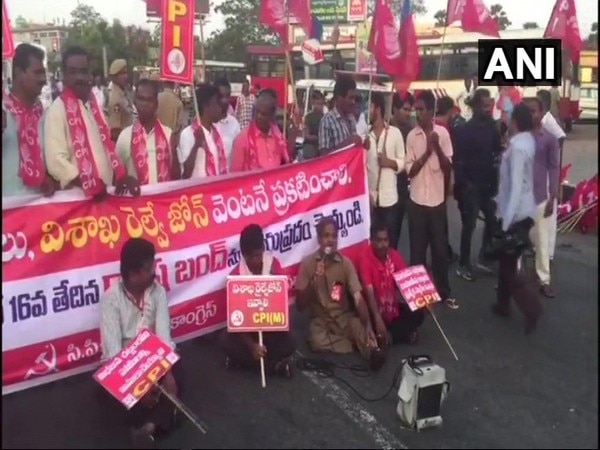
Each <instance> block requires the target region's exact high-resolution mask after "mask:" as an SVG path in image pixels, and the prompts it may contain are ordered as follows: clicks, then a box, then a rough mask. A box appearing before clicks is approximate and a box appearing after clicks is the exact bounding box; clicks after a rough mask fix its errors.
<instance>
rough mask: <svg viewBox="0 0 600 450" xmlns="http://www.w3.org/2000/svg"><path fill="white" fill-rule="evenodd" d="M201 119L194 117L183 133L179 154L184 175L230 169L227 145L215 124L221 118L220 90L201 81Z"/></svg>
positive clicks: (198, 91)
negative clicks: (226, 150)
mask: <svg viewBox="0 0 600 450" xmlns="http://www.w3.org/2000/svg"><path fill="white" fill-rule="evenodd" d="M195 95H196V101H197V103H198V113H199V114H200V120H198V119H195V120H194V121H193V122H192V124H191V125H189V126H188V127H186V128H185V129H184V130H183V132H182V133H181V139H180V141H179V148H178V149H177V155H178V157H179V161H181V164H182V172H183V173H182V178H183V179H187V178H204V177H215V176H219V175H225V174H226V173H228V172H229V165H228V163H227V154H226V152H225V145H224V144H223V139H222V138H221V133H219V130H218V129H217V127H216V126H215V124H216V123H217V122H218V121H219V119H220V117H221V100H220V98H219V89H217V88H216V87H215V86H213V85H211V84H204V83H203V84H200V85H198V88H197V89H196V93H195Z"/></svg>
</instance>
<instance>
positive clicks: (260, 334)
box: [258, 331, 267, 388]
mask: <svg viewBox="0 0 600 450" xmlns="http://www.w3.org/2000/svg"><path fill="white" fill-rule="evenodd" d="M258 345H260V346H261V347H262V346H263V332H262V331H259V332H258ZM260 379H261V384H262V387H263V388H266V387H267V377H266V375H265V358H263V357H261V358H260Z"/></svg>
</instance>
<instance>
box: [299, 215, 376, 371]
mask: <svg viewBox="0 0 600 450" xmlns="http://www.w3.org/2000/svg"><path fill="white" fill-rule="evenodd" d="M317 237H318V240H319V249H318V250H317V251H316V252H315V253H312V254H310V255H308V256H307V257H305V258H304V259H303V260H302V262H301V263H300V271H299V274H298V279H297V280H296V291H297V297H296V304H297V307H298V310H299V311H303V310H305V309H307V308H308V311H309V314H310V317H311V321H310V326H309V335H308V343H309V345H310V347H311V349H312V350H313V351H315V352H334V353H350V352H352V351H353V350H354V347H357V348H358V350H359V351H360V353H361V355H362V356H363V357H364V358H365V359H367V360H369V363H370V366H371V368H372V369H373V370H377V369H379V368H380V367H381V365H382V364H383V363H384V361H385V356H384V354H383V352H382V351H381V350H380V349H379V346H378V345H377V338H376V337H375V333H374V332H373V328H372V326H371V319H370V317H369V307H368V306H367V304H366V302H365V300H364V299H363V296H362V294H361V291H362V286H361V284H360V281H359V280H358V275H357V274H356V270H355V268H354V265H353V264H352V262H351V261H350V260H349V259H348V258H346V257H345V256H343V255H341V254H340V253H339V252H338V250H337V242H338V229H337V224H336V222H335V220H334V219H333V218H331V217H326V218H323V219H322V220H321V221H320V222H319V223H318V225H317Z"/></svg>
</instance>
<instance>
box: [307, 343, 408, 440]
mask: <svg viewBox="0 0 600 450" xmlns="http://www.w3.org/2000/svg"><path fill="white" fill-rule="evenodd" d="M298 355H299V356H300V357H302V355H301V354H300V353H298ZM302 373H303V374H304V376H305V377H307V378H308V379H309V380H310V381H311V382H312V383H313V384H314V385H316V386H317V387H318V388H319V389H320V390H321V391H323V393H324V394H325V395H326V396H327V397H329V399H330V400H331V401H333V403H335V404H336V405H337V407H338V408H340V409H341V410H342V411H343V412H344V414H346V416H348V418H349V419H350V420H352V421H353V422H354V423H356V425H358V426H359V428H361V429H362V430H363V431H365V432H366V433H367V434H369V435H370V436H371V437H372V438H373V439H374V440H375V442H376V443H377V445H378V446H379V448H381V449H384V450H388V449H408V447H407V446H406V445H404V444H403V443H402V442H400V441H399V440H398V439H397V438H396V437H395V436H394V435H393V434H392V433H391V432H390V431H389V430H388V429H387V428H386V427H384V426H383V425H381V424H380V423H379V422H378V421H377V419H376V418H375V416H374V415H373V414H371V413H370V412H369V411H367V410H366V409H365V408H363V407H362V406H361V405H360V404H358V403H356V402H354V401H352V399H351V398H350V395H349V394H348V392H346V391H345V390H344V389H342V388H341V387H339V386H338V385H337V384H336V383H335V382H334V381H333V380H332V379H329V378H321V377H318V376H317V375H315V374H314V373H312V372H304V371H303V372H302ZM390 414H396V411H395V409H394V410H392V411H390Z"/></svg>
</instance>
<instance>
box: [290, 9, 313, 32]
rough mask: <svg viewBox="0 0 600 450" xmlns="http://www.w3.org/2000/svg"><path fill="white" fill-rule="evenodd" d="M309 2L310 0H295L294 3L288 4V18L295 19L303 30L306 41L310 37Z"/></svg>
mask: <svg viewBox="0 0 600 450" xmlns="http://www.w3.org/2000/svg"><path fill="white" fill-rule="evenodd" d="M309 2H310V0H296V1H294V2H288V8H289V9H290V16H292V17H294V18H296V20H297V21H298V24H299V25H300V26H301V27H302V29H303V30H304V35H305V36H306V39H308V38H310V37H311V36H312V23H313V20H312V12H311V9H310V3H309Z"/></svg>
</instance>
